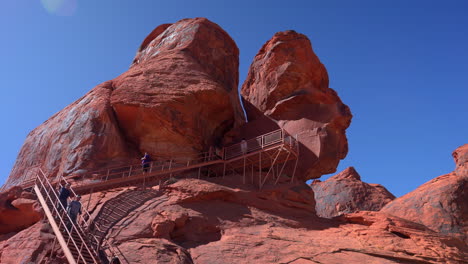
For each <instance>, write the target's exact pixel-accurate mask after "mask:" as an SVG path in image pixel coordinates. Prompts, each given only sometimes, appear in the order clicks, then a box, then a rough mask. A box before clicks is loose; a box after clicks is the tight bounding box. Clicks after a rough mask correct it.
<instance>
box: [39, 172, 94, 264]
mask: <svg viewBox="0 0 468 264" xmlns="http://www.w3.org/2000/svg"><path fill="white" fill-rule="evenodd" d="M34 190H35V192H36V194H37V196H38V198H39V200H40V202H41V205H42V206H43V208H44V210H45V211H46V212H49V213H50V214H47V217H48V219H49V222H50V223H51V224H52V226H53V227H54V226H55V228H53V229H54V233H55V234H56V236H57V237H58V238H59V243H60V244H61V246H62V248H63V250H64V252H65V255H66V257H67V259H68V261H69V262H70V263H76V264H80V263H83V264H85V263H100V262H99V261H98V259H97V258H96V256H98V254H97V252H96V251H94V250H93V249H92V248H90V247H89V246H88V241H87V240H86V239H85V238H84V237H83V235H82V234H85V232H84V231H83V229H82V228H81V226H80V225H79V224H78V221H77V222H76V223H75V222H74V221H72V219H71V217H70V215H69V214H68V213H67V211H66V208H65V207H64V206H63V205H62V203H61V202H60V200H59V198H58V195H57V192H56V191H55V188H54V187H53V185H52V184H51V183H50V182H49V180H48V179H47V177H46V175H45V174H43V173H42V171H40V173H38V174H37V178H36V184H35V187H34ZM57 222H58V225H57ZM76 239H78V241H75V240H76ZM72 251H73V252H72ZM70 255H71V256H70ZM70 258H72V259H70Z"/></svg>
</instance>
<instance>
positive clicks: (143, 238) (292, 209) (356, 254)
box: [0, 175, 468, 264]
mask: <svg viewBox="0 0 468 264" xmlns="http://www.w3.org/2000/svg"><path fill="white" fill-rule="evenodd" d="M240 179H241V176H240V175H235V176H233V177H230V178H226V179H224V180H222V179H212V180H210V181H207V180H198V179H184V180H180V181H178V182H176V183H173V184H170V185H167V186H166V187H165V188H164V189H162V190H161V191H157V190H154V192H157V195H156V196H155V197H154V198H151V199H149V200H143V201H142V202H141V203H139V204H138V207H137V208H135V209H134V210H133V211H132V212H131V213H130V214H128V215H126V216H124V217H123V218H121V219H120V220H117V222H116V223H115V224H114V225H113V226H112V228H110V230H109V232H108V234H107V237H108V238H109V240H110V241H112V243H113V244H114V245H115V246H116V247H118V249H119V250H120V251H121V252H122V254H123V256H122V258H123V259H125V261H126V262H127V263H181V264H182V263H184V264H188V263H200V264H201V263H203V264H206V263H216V264H218V263H223V264H229V263H246V264H247V263H262V264H263V263H295V264H299V263H462V262H463V259H464V257H465V256H466V255H465V254H466V252H468V248H467V247H466V245H465V244H464V243H463V242H462V241H460V240H458V239H456V238H453V237H450V236H445V235H441V234H438V233H435V232H433V231H431V230H429V229H428V228H427V227H425V226H423V225H421V224H417V223H414V222H411V221H408V220H405V219H402V218H399V217H396V216H391V215H388V214H385V213H382V212H366V211H361V212H357V213H353V214H344V215H342V216H340V217H339V218H334V219H324V218H318V217H317V216H316V215H315V212H314V207H315V202H314V199H313V193H312V191H311V189H310V188H309V187H308V186H307V185H306V184H303V183H300V184H288V185H286V184H285V185H276V186H273V185H270V186H267V187H266V188H265V189H263V190H261V191H258V190H256V189H255V188H251V187H249V186H245V185H243V184H242V183H241V180H240ZM128 191H132V192H135V190H129V189H127V188H121V189H115V190H109V191H107V192H101V193H95V194H93V195H92V197H91V199H90V200H89V201H90V204H89V208H90V211H91V213H92V215H93V217H96V216H97V215H99V212H100V211H101V210H104V209H103V207H105V204H106V202H109V201H112V199H116V198H117V197H118V196H119V195H120V194H123V193H125V192H128ZM146 191H148V190H146ZM142 192H143V191H142ZM134 196H135V197H137V196H138V194H136V193H134ZM88 198H89V197H88V196H85V197H83V200H86V201H87V200H88ZM267 201H268V202H267ZM122 206H124V205H122ZM119 209H122V208H121V207H120V206H119ZM35 228H37V227H35V226H33V227H31V228H29V229H26V230H24V231H23V232H31V230H36V229H35ZM23 232H21V233H20V234H18V235H16V236H13V237H11V238H9V239H8V240H6V241H3V242H0V243H3V245H7V244H8V245H10V246H8V248H9V249H8V248H7V249H4V251H3V254H2V255H1V256H0V257H1V258H0V261H1V262H2V263H4V259H10V258H11V252H13V251H10V250H12V249H13V248H12V246H11V245H13V244H12V243H13V242H15V241H16V242H15V243H20V242H19V241H20V240H21V241H23V240H22V239H24V238H22V237H21V235H22V234H23ZM34 239H38V238H36V237H34ZM46 239H48V238H46ZM39 241H43V239H42V238H41V239H39ZM23 243H24V242H23ZM28 243H31V242H28ZM38 243H39V242H38ZM40 243H43V242H40ZM14 250H15V251H14V252H15V253H16V254H18V255H19V254H21V255H22V256H23V257H24V258H27V259H33V258H32V255H33V252H34V251H33V250H30V249H22V250H20V249H19V248H16V249H14ZM20 251H21V252H20ZM5 263H9V262H5ZM10 263H11V262H10ZM38 263H40V262H38Z"/></svg>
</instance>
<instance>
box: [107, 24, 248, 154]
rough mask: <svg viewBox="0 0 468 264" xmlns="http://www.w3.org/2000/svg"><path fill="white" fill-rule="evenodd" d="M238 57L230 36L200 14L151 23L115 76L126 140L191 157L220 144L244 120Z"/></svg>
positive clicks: (148, 148)
mask: <svg viewBox="0 0 468 264" xmlns="http://www.w3.org/2000/svg"><path fill="white" fill-rule="evenodd" d="M163 29H164V30H163ZM158 33H159V34H158ZM150 39H151V40H150ZM238 57H239V51H238V48H237V46H236V44H235V43H234V41H233V40H232V39H231V38H230V37H229V35H228V34H227V33H226V32H225V31H224V30H223V29H221V28H220V27H219V26H218V25H216V24H214V23H212V22H210V21H209V20H207V19H205V18H196V19H184V20H181V21H179V22H177V23H175V24H173V25H162V26H160V27H158V28H156V29H155V31H153V33H152V34H150V36H149V37H148V38H147V39H145V41H144V42H143V44H142V46H141V47H140V50H139V52H138V53H137V56H136V58H135V60H134V64H133V65H132V67H131V68H130V69H129V70H128V71H127V72H125V73H124V74H122V75H121V76H119V77H118V78H116V79H115V80H114V91H113V93H112V98H111V102H112V106H113V107H114V109H115V112H116V116H117V119H118V121H119V124H120V127H121V128H122V130H123V131H124V134H125V136H126V138H127V139H128V140H130V141H131V142H133V143H134V144H136V145H137V146H138V149H140V150H141V151H148V152H150V153H153V154H155V155H156V156H168V155H169V156H171V155H172V156H179V157H180V156H190V155H194V154H197V153H199V152H201V151H203V150H205V151H206V150H207V148H208V147H209V146H211V145H215V144H217V143H220V141H221V138H222V136H223V135H224V133H225V132H226V131H228V130H230V129H232V128H233V127H235V126H238V125H240V124H242V123H243V122H244V117H243V113H242V109H241V107H240V102H239V99H238V92H237V85H238V75H239V74H238V66H239V58H238Z"/></svg>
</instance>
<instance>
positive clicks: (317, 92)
mask: <svg viewBox="0 0 468 264" xmlns="http://www.w3.org/2000/svg"><path fill="white" fill-rule="evenodd" d="M241 94H242V97H243V100H244V106H245V108H246V112H247V117H248V120H249V124H248V125H247V126H246V128H245V131H244V134H250V133H252V131H253V129H252V128H251V127H257V129H258V127H267V128H268V129H271V127H274V126H276V127H280V128H284V129H285V130H286V131H288V132H289V133H290V134H292V135H296V134H297V135H298V139H299V141H300V142H301V148H300V153H301V162H300V163H299V170H298V175H299V176H300V177H301V178H302V179H313V178H318V177H320V176H321V175H323V174H327V173H333V172H335V171H336V167H337V165H338V162H339V160H340V159H343V158H344V157H345V156H346V154H347V152H348V144H347V140H346V135H345V129H346V128H347V127H348V126H349V124H350V122H351V117H352V115H351V112H350V110H349V108H348V106H346V105H345V104H343V103H342V102H341V100H340V98H339V97H338V95H337V93H336V92H335V91H334V90H332V89H331V88H329V87H328V74H327V71H326V69H325V67H324V66H323V64H322V63H321V62H320V60H319V59H318V58H317V56H316V55H315V54H314V52H313V51H312V47H311V44H310V41H309V39H308V38H307V37H306V36H304V35H302V34H299V33H296V32H294V31H285V32H279V33H276V34H275V35H274V36H273V38H272V39H270V40H269V41H268V42H266V43H265V44H264V45H263V47H262V48H261V49H260V51H259V52H258V54H257V55H256V56H255V58H254V61H253V62H252V65H251V66H250V69H249V74H248V76H247V79H246V80H245V82H244V84H243V85H242V90H241ZM268 123H269V124H268ZM259 132H265V131H259Z"/></svg>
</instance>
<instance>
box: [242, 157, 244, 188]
mask: <svg viewBox="0 0 468 264" xmlns="http://www.w3.org/2000/svg"><path fill="white" fill-rule="evenodd" d="M242 183H243V184H245V157H244V174H243V177H242Z"/></svg>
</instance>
